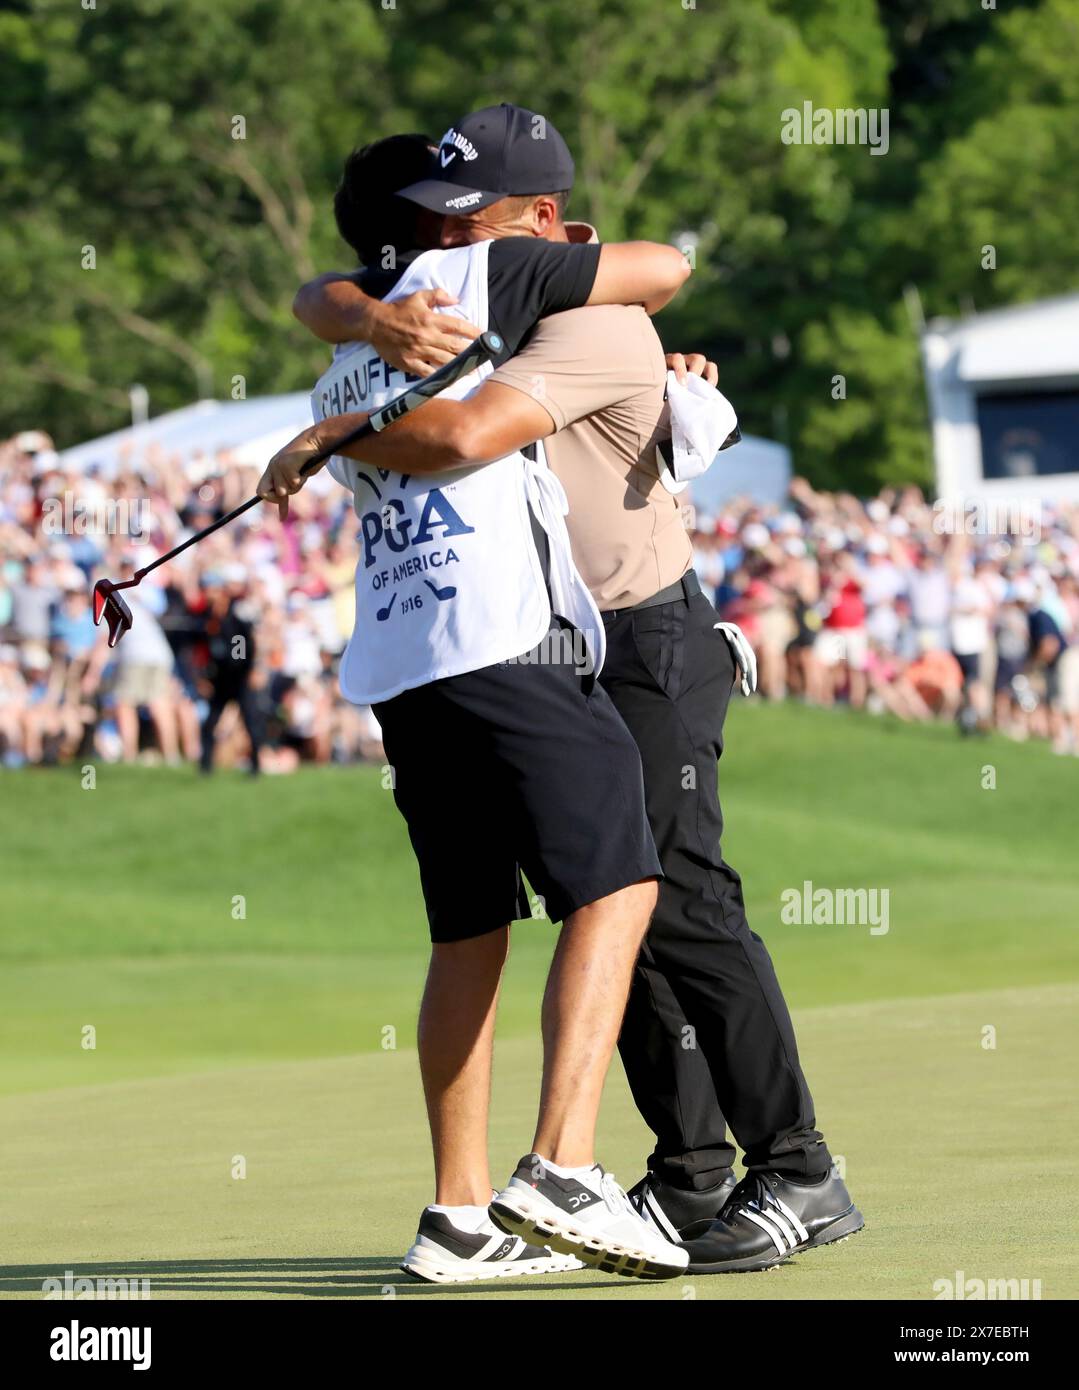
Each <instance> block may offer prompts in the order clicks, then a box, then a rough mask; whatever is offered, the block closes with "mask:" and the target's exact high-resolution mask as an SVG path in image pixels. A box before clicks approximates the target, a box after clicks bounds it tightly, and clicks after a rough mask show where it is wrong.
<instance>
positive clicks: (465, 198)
mask: <svg viewBox="0 0 1079 1390" xmlns="http://www.w3.org/2000/svg"><path fill="white" fill-rule="evenodd" d="M435 173H437V175H438V177H437V178H430V179H423V180H421V181H420V182H419V183H414V184H410V185H409V187H408V188H402V189H401V192H400V196H401V197H402V198H408V199H409V201H410V202H413V203H419V205H420V207H423V208H429V209H430V211H432V212H448V213H455V212H475V211H476V210H477V209H478V208H485V207H489V206H490V204H491V203H497V202H498V200H499V199H500V198H508V197H514V196H517V195H520V194H530V193H561V192H564V191H565V192H568V190H569V189H571V188H572V187H573V156H572V155H571V154H570V152H569V147H568V145H567V144H566V142H565V140H563V139H562V137H561V135H559V133H558V131H557V130H555V128H554V126H553V125H551V123H550V121H548V120H546V119H545V117H543V116H538V115H537V114H536V113H535V112H534V111H526V110H525V109H524V108H523V107H521V106H510V105H509V104H508V103H506V102H503V103H502V105H501V106H485V107H484V108H483V110H482V111H473V112H472V114H471V115H469V116H466V117H465V118H464V120H461V121H458V122H457V124H456V125H454V126H451V127H450V129H449V130H447V131H446V133H445V135H443V137H442V139H441V140H440V141H439V146H438V156H437V161H436V168H435Z"/></svg>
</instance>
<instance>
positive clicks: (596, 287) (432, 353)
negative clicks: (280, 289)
mask: <svg viewBox="0 0 1079 1390" xmlns="http://www.w3.org/2000/svg"><path fill="white" fill-rule="evenodd" d="M542 245H543V248H544V249H546V250H554V249H555V248H557V250H558V251H559V253H564V254H565V255H567V256H576V257H579V255H580V253H581V252H582V251H584V250H586V248H585V247H581V246H571V245H568V244H567V245H565V246H562V245H560V244H558V243H550V242H544V243H542ZM538 249H539V248H538V247H537V250H538ZM689 274H690V266H689V262H688V261H687V260H686V258H685V256H683V255H682V253H681V251H679V250H678V249H677V248H676V247H673V246H663V245H660V244H659V243H658V242H652V241H627V242H619V243H614V244H608V245H606V246H603V247H601V248H600V253H599V257H598V262H597V266H596V272H595V278H594V280H593V283H592V289H591V292H590V294H589V295H588V298H587V300H584V301H583V302H584V303H587V304H643V305H644V307H645V309H646V310H647V311H648V312H649V313H650V314H655V313H658V312H659V310H660V309H662V308H663V306H664V305H665V304H668V303H669V302H670V301H671V300H672V299H673V298H674V296H675V295H676V294H677V293H678V291H679V289H680V288H681V287H682V285H683V284H684V283H685V281H686V280H687V279H688V277H689ZM455 302H456V301H455V300H454V298H453V296H452V295H450V294H447V293H446V291H445V290H419V291H417V292H416V293H415V294H411V295H408V296H406V297H405V298H404V299H400V300H396V301H391V302H389V303H383V302H382V301H381V300H378V299H373V298H372V297H371V296H370V295H368V294H366V293H365V292H364V291H363V290H362V289H361V288H360V286H359V284H358V283H357V281H356V278H355V277H354V276H351V275H339V274H336V273H332V272H331V273H330V274H328V275H320V276H318V277H317V278H316V279H314V280H311V281H309V282H308V283H307V284H306V285H304V286H302V287H301V289H300V290H299V291H298V293H297V295H296V298H295V299H294V300H293V302H292V312H293V314H294V315H295V316H296V318H298V319H299V320H300V322H301V323H302V324H303V325H304V326H305V327H306V328H308V329H309V330H310V331H311V332H312V333H313V334H314V335H315V336H316V337H317V338H321V339H322V340H323V341H324V342H328V343H350V342H355V341H357V340H359V339H362V340H363V341H364V342H368V343H371V345H372V346H373V347H374V349H375V351H376V352H377V353H378V355H379V356H380V357H381V358H382V359H383V360H384V361H386V362H389V363H390V365H391V366H394V367H397V368H398V369H399V370H401V371H407V372H411V373H413V374H414V375H420V376H426V375H427V374H428V373H429V372H431V371H433V370H434V368H435V367H439V366H441V365H442V364H443V363H444V362H448V361H449V360H450V358H451V357H453V356H455V355H456V354H457V353H458V352H460V350H461V348H462V347H464V346H465V343H466V342H470V341H471V340H472V339H473V338H475V337H476V336H477V335H478V334H479V332H480V330H479V329H478V328H476V327H475V326H474V325H473V324H470V323H466V322H465V321H464V320H463V319H461V318H458V317H457V316H456V315H453V314H443V313H439V312H438V311H437V307H436V306H443V307H446V306H451V305H453V304H454V303H455ZM558 307H559V308H571V307H575V306H574V305H571V304H562V305H559V306H558Z"/></svg>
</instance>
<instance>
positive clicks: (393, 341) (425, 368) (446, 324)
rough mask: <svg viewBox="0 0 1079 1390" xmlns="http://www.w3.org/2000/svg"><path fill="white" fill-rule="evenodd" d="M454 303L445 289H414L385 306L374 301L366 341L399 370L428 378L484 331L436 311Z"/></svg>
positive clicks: (453, 316)
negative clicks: (436, 306)
mask: <svg viewBox="0 0 1079 1390" xmlns="http://www.w3.org/2000/svg"><path fill="white" fill-rule="evenodd" d="M456 303H457V300H456V299H454V297H453V295H452V294H450V293H448V292H447V291H446V290H417V291H416V293H415V294H410V295H406V296H405V298H404V299H396V300H392V301H391V302H390V303H388V304H384V303H382V302H381V301H379V300H374V301H373V302H372V307H371V319H370V327H369V329H368V333H367V341H368V342H369V343H370V344H371V346H372V347H373V348H374V349H375V351H376V352H377V353H378V355H379V357H381V358H382V360H383V361H384V362H388V363H389V364H390V366H391V367H396V368H397V369H398V371H402V372H409V373H410V374H411V375H412V376H430V375H431V373H432V372H433V371H434V370H435V369H436V368H437V367H442V366H444V365H445V364H446V363H447V362H452V361H453V359H454V358H455V357H456V356H457V355H458V353H460V352H463V351H464V349H465V348H466V347H467V346H468V344H469V343H471V342H473V341H474V340H475V339H476V338H478V337H479V336H480V334H481V333H482V332H483V329H482V328H477V327H476V325H475V324H474V323H469V322H467V320H465V319H460V318H457V317H456V316H455V315H453V314H440V313H436V311H435V305H436V304H441V305H443V306H445V305H448V304H456Z"/></svg>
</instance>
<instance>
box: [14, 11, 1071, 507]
mask: <svg viewBox="0 0 1079 1390" xmlns="http://www.w3.org/2000/svg"><path fill="white" fill-rule="evenodd" d="M383 4H386V5H390V7H389V8H384V7H383ZM1077 25H1079V0H1028V3H1026V4H1017V5H1010V6H1009V13H1007V14H1004V13H998V12H996V11H986V10H983V9H981V8H980V7H979V6H978V5H971V4H968V3H967V2H966V0H947V3H941V0H896V2H895V3H892V4H889V5H887V6H884V5H881V6H878V5H877V4H875V3H873V0H814V3H812V4H810V5H806V4H804V3H795V2H794V0H744V3H742V4H740V5H737V6H734V5H719V4H717V3H716V2H715V0H696V4H695V5H693V4H691V0H545V3H544V4H543V5H538V6H537V5H535V4H534V3H533V0H496V3H492V4H489V5H482V6H451V5H450V4H449V3H447V0H397V3H396V4H391V0H383V3H378V0H360V2H358V0H350V3H348V4H344V5H343V4H340V3H335V0H229V3H228V4H227V5H222V4H221V3H220V0H184V3H182V4H179V3H174V0H127V2H126V3H120V0H98V2H97V7H96V8H95V9H82V8H81V7H80V6H79V5H78V4H77V3H73V2H72V0H25V3H23V4H21V5H17V6H14V7H9V8H8V9H7V10H6V11H5V13H4V14H2V15H0V112H2V115H3V120H2V121H0V184H2V189H3V193H2V199H3V204H2V209H0V211H2V216H0V273H2V274H3V278H4V284H5V295H4V298H3V301H2V304H0V332H2V333H3V336H4V339H5V348H6V351H5V354H4V361H3V366H2V367H0V386H2V388H3V390H2V395H0V433H6V432H7V431H10V430H13V429H16V428H25V427H29V426H44V427H45V428H47V429H49V430H50V431H51V432H52V433H53V434H55V435H56V437H57V438H58V440H60V441H61V443H72V442H75V441H77V440H79V439H81V438H85V437H87V436H88V435H90V434H91V433H93V432H97V431H101V430H105V429H108V428H115V427H116V426H118V425H120V424H123V423H125V420H126V418H127V409H128V407H127V391H128V389H129V387H130V386H131V385H132V384H133V383H134V382H142V383H144V384H145V385H146V386H147V387H149V389H150V392H151V400H152V409H153V410H154V411H155V412H159V411H162V410H166V409H170V408H173V407H175V406H178V405H181V404H184V403H186V402H188V401H189V400H191V399H192V398H193V397H194V396H195V394H196V393H197V392H198V391H199V390H200V389H201V390H205V391H212V392H213V393H214V394H216V395H219V396H223V395H225V394H226V393H227V391H228V387H229V382H230V380H231V378H232V377H233V376H235V375H241V376H243V377H244V378H245V379H246V383H247V391H248V393H249V394H261V393H265V392H271V391H277V390H283V389H298V388H302V387H306V386H308V385H309V384H310V381H311V380H312V378H313V376H314V375H315V374H316V372H317V371H318V369H319V367H320V366H321V364H322V362H323V360H324V352H323V350H322V348H321V347H320V346H319V345H317V344H315V343H313V342H312V341H311V340H309V339H308V338H307V336H306V334H305V333H304V332H303V331H302V330H301V329H300V328H299V327H298V325H296V324H295V323H294V321H293V320H292V318H291V315H290V313H289V304H290V301H291V298H292V294H293V292H294V290H295V287H296V285H297V283H298V282H299V281H300V280H302V279H303V278H305V277H307V276H308V275H310V274H311V273H312V271H314V270H316V269H325V268H328V267H330V266H333V265H341V264H344V263H346V262H347V258H348V257H347V253H346V252H345V250H344V248H343V247H342V244H341V242H340V241H339V240H338V238H337V236H336V233H335V230H334V227H333V223H332V218H331V216H330V214H329V199H330V195H331V193H332V190H333V188H334V185H335V181H336V177H337V173H338V170H339V167H340V163H341V160H342V157H343V155H344V154H345V153H346V152H347V151H348V149H350V148H351V147H352V146H353V145H355V144H357V143H360V142H362V141H364V140H367V139H371V138H375V137H377V136H380V135H384V134H389V133H391V132H393V131H395V130H424V129H426V130H427V131H428V132H429V133H431V134H432V135H434V136H438V135H439V134H441V132H442V131H443V130H444V129H445V128H446V126H447V125H449V124H450V122H451V121H452V120H453V119H454V118H455V117H457V116H458V115H460V114H461V113H462V112H464V111H467V110H469V109H472V108H474V107H476V106H481V105H484V104H487V103H491V102H497V101H502V100H515V101H518V102H520V103H521V104H523V105H527V106H530V107H532V108H533V109H536V110H539V111H542V112H544V113H545V114H547V115H549V116H550V118H551V119H552V120H553V121H555V123H556V124H557V125H558V126H559V128H560V129H561V130H562V132H563V133H564V135H565V136H566V138H567V140H568V141H569V143H570V145H571V147H572V148H573V150H574V152H575V156H576V159H577V166H578V181H577V188H576V191H575V194H574V199H573V204H572V207H571V212H572V213H573V214H575V215H577V216H579V217H584V218H587V219H588V220H590V221H593V222H595V223H596V224H597V225H598V226H599V228H600V230H601V234H602V235H603V236H604V237H605V238H607V239H614V238H618V237H624V236H644V237H652V238H656V239H660V240H672V241H676V242H677V243H678V244H680V245H692V246H693V247H694V256H695V260H696V270H695V274H694V276H693V278H692V280H691V281H690V284H689V286H688V287H687V290H686V291H685V292H684V293H683V295H682V296H680V298H679V300H678V301H676V303H675V304H674V305H673V306H672V307H671V308H670V309H669V310H668V311H667V312H666V314H665V315H664V317H663V319H662V321H661V327H662V331H663V335H664V338H665V340H666V341H667V342H668V345H670V346H673V347H679V348H685V347H702V348H705V349H707V350H709V351H711V352H712V353H713V355H717V356H718V357H719V358H720V360H721V365H722V370H723V381H724V385H725V387H726V389H727V390H728V393H729V394H730V395H731V396H732V398H733V399H734V400H735V401H736V403H737V405H738V407H739V410H740V413H741V415H742V417H743V420H744V422H745V424H746V425H747V426H748V427H749V429H751V430H754V431H757V432H760V433H766V434H775V435H778V436H779V437H781V438H784V439H785V440H786V442H788V443H790V444H791V446H792V448H793V449H794V451H795V459H796V463H797V465H798V467H799V468H800V469H801V470H802V471H805V472H807V473H808V474H809V475H810V476H811V477H812V478H814V479H815V480H816V481H818V482H821V483H840V482H842V483H843V484H845V485H846V486H849V487H852V488H870V487H875V486H877V485H878V484H879V483H880V482H881V481H882V480H885V479H887V480H889V481H901V480H904V481H905V480H918V481H923V482H924V481H928V479H929V477H930V464H929V457H930V455H929V447H928V439H927V435H926V431H925V408H924V391H923V386H922V381H921V373H920V367H919V362H918V354H917V343H916V339H915V335H914V332H913V330H912V327H911V324H910V321H909V318H908V316H907V314H906V312H905V310H904V308H903V293H904V289H905V287H906V286H907V285H908V284H912V283H913V284H916V285H917V286H918V288H919V290H920V292H921V295H922V298H923V302H924V303H925V305H926V309H927V312H932V313H956V312H958V311H959V310H960V309H961V308H963V307H965V306H969V304H970V303H971V302H973V303H974V304H976V305H978V306H979V307H984V306H989V305H992V304H998V303H1010V302H1015V301H1017V300H1022V299H1028V298H1031V297H1034V296H1037V295H1043V294H1051V293H1055V292H1060V291H1062V290H1065V289H1068V288H1071V287H1073V286H1074V284H1075V269H1074V254H1073V245H1072V243H1073V238H1072V237H1071V235H1070V232H1071V229H1072V228H1073V227H1074V226H1075V224H1076V221H1077V216H1079V202H1077V199H1079V193H1077V187H1079V186H1077V185H1076V183H1075V181H1074V179H1071V180H1069V179H1068V178H1067V171H1068V170H1069V169H1073V168H1074V167H1075V166H1076V162H1077V155H1079V144H1077V142H1079V136H1077V134H1076V127H1075V123H1074V121H1073V120H1072V118H1071V115H1070V114H1069V108H1070V109H1071V110H1074V107H1075V104H1076V99H1077V96H1079V92H1077V90H1076V89H1077V85H1079V78H1077V76H1076V71H1077V70H1076V67H1075V64H1074V61H1073V57H1072V55H1073V54H1074V52H1075V48H1076V44H1075V37H1076V32H1077ZM805 101H811V102H812V103H813V105H814V107H816V108H818V109H820V108H836V107H846V106H866V107H880V106H887V107H889V110H890V115H891V135H890V149H889V152H888V154H887V155H886V156H883V157H874V156H871V155H870V154H869V151H868V150H867V149H866V148H865V147H857V146H856V147H843V146H834V145H786V144H784V143H782V141H781V140H780V138H779V136H780V129H781V122H782V112H783V111H784V110H785V109H786V108H790V107H794V108H796V109H800V108H801V106H802V103H803V102H805ZM241 120H242V123H243V124H242V128H241V125H240V121H241ZM238 135H242V136H243V138H236V137H237V136H238ZM985 244H992V245H994V246H996V247H997V252H998V267H999V268H998V269H997V270H996V271H995V272H989V271H985V270H983V269H982V266H981V254H980V249H981V247H982V246H983V245H985ZM87 247H90V248H93V255H94V257H95V268H93V269H88V268H85V267H84V262H85V259H86V257H87V255H88V254H89V253H87V252H86V251H85V250H84V248H87ZM836 374H842V375H844V376H846V378H847V380H848V383H849V390H848V398H847V400H846V401H843V402H834V401H833V400H832V399H831V395H830V381H831V378H832V376H833V375H836Z"/></svg>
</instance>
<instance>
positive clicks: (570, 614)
mask: <svg viewBox="0 0 1079 1390" xmlns="http://www.w3.org/2000/svg"><path fill="white" fill-rule="evenodd" d="M491 245H492V243H490V242H481V243H479V244H478V245H476V246H467V247H461V248H459V249H457V250H452V251H428V252H426V253H425V254H424V255H422V256H420V257H418V259H415V260H413V261H412V262H411V264H409V265H408V267H407V269H406V270H405V272H404V274H403V275H402V276H401V278H400V279H399V280H398V282H397V284H396V285H395V286H394V287H393V289H392V290H391V291H390V292H389V294H387V295H386V296H385V297H386V299H387V300H391V301H392V300H395V299H401V298H404V297H405V296H407V295H409V294H411V293H413V292H414V291H415V290H418V289H436V288H437V289H442V290H444V291H445V292H446V293H447V294H448V295H451V296H452V297H453V298H454V299H455V300H456V302H457V305H458V309H457V310H456V311H455V312H457V313H459V314H460V315H461V316H462V317H464V318H466V319H468V320H469V321H470V322H472V323H474V324H476V325H477V326H479V327H483V328H486V327H488V325H489V321H490V316H489V298H488V262H489V253H490V250H491ZM492 370H493V367H492V366H491V365H486V366H484V367H482V368H480V369H479V371H477V372H474V373H473V374H472V375H470V376H468V377H466V378H464V380H462V381H460V382H458V383H457V384H456V385H455V386H452V387H450V388H449V389H448V390H447V391H446V392H445V394H446V395H447V396H449V397H456V398H460V397H463V396H467V395H469V394H470V393H471V392H472V391H474V390H475V389H476V388H477V386H478V385H479V384H480V381H481V380H482V378H483V377H484V376H487V375H489V373H490V372H491V371H492ZM403 385H404V381H403V379H402V376H401V373H399V372H396V371H394V370H393V369H392V368H390V367H388V366H387V364H386V363H385V362H383V361H382V359H381V358H380V357H378V355H377V354H376V352H375V350H374V348H373V347H372V346H371V345H370V344H369V343H348V344H345V345H343V346H342V347H341V348H339V349H338V350H337V352H336V354H335V357H334V362H333V365H332V366H331V367H330V369H329V370H328V371H327V372H326V373H325V374H324V375H323V376H322V377H321V378H320V380H319V382H318V384H317V386H316V387H315V390H314V393H313V395H312V410H313V413H314V416H315V419H316V420H327V419H329V418H330V417H332V416H335V415H341V414H343V413H345V412H350V411H367V412H371V411H373V410H376V409H377V408H378V407H380V406H382V405H385V404H386V402H387V401H389V400H392V399H393V397H394V396H395V395H397V394H399V393H400V391H401V389H402V387H403ZM329 471H330V473H331V474H332V475H333V477H334V478H336V479H337V481H338V482H339V483H341V484H343V485H344V486H345V487H347V488H349V490H350V491H351V492H352V494H353V498H354V506H355V510H356V515H357V517H358V518H359V523H360V530H359V542H360V559H359V563H358V564H357V566H356V623H355V629H354V631H353V634H352V637H351V639H350V641H349V643H348V646H347V648H346V650H345V654H344V657H343V659H342V662H341V690H342V693H343V694H344V696H345V698H346V699H348V700H351V701H352V702H353V703H354V704H358V705H368V704H376V703H378V702H380V701H384V700H389V699H390V698H392V697H393V696H394V695H399V694H400V693H401V692H402V691H404V690H411V689H414V688H416V687H417V686H420V685H427V684H429V683H430V682H431V681H436V680H442V679H444V678H445V677H448V676H458V675H461V674H463V673H464V672H466V671H475V670H479V669H480V668H481V667H484V666H490V665H492V664H493V663H495V662H499V661H506V660H509V659H510V658H513V657H517V656H519V655H520V654H521V653H522V652H527V651H529V650H530V649H531V648H533V647H535V646H536V645H537V644H538V643H539V642H540V640H541V639H542V638H543V637H544V635H545V634H546V632H547V630H548V628H549V626H550V623H551V613H552V602H553V604H554V608H555V611H557V612H558V613H559V614H560V615H561V616H562V617H564V618H565V619H567V620H568V621H569V622H570V623H571V624H572V625H573V626H574V627H575V628H576V629H577V630H578V632H580V633H581V634H582V635H583V637H584V639H585V644H586V651H587V655H585V652H582V657H583V658H584V662H585V664H586V665H587V666H588V668H589V669H590V670H591V671H593V672H595V671H598V670H599V668H600V666H601V665H602V661H603V641H604V638H603V623H602V621H601V619H600V617H599V611H598V609H597V608H596V605H595V603H594V601H593V599H592V596H591V594H590V593H589V591H588V589H587V587H586V586H585V584H584V583H583V581H582V580H581V578H580V576H579V575H578V573H577V570H576V567H575V566H574V564H573V561H572V558H571V556H570V547H569V538H568V536H567V534H566V528H565V523H564V522H563V520H562V517H563V514H564V512H565V510H566V501H565V494H564V493H563V491H562V488H561V486H560V484H559V483H558V482H557V480H556V479H555V478H554V475H553V474H551V473H550V472H549V470H548V469H547V468H546V466H545V465H541V464H538V463H537V462H533V461H531V460H528V459H526V458H525V457H524V456H523V455H522V454H520V453H514V454H511V455H510V456H509V457H507V458H504V459H501V460H500V461H499V462H497V463H494V464H492V465H491V466H490V467H488V468H466V469H462V470H461V471H460V472H457V473H451V474H446V475H444V476H443V477H442V478H440V479H439V480H438V485H437V486H432V485H431V483H430V481H429V480H426V479H423V478H416V477H410V476H409V475H407V474H401V473H391V472H388V471H387V470H384V469H378V468H374V467H371V466H369V465H367V464H364V463H359V462H357V461H356V460H354V459H351V458H334V459H332V460H331V462H330V464H329ZM534 520H536V521H538V522H539V524H540V526H541V527H542V529H543V531H544V532H545V533H546V545H547V547H548V549H549V552H550V559H551V564H550V577H551V581H552V592H551V593H550V594H549V593H548V588H547V584H546V582H545V576H544V571H543V568H542V567H541V563H540V555H539V553H538V551H537V547H536V544H535V541H534V538H533V524H534Z"/></svg>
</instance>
